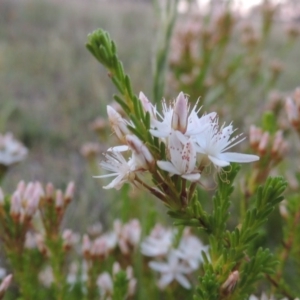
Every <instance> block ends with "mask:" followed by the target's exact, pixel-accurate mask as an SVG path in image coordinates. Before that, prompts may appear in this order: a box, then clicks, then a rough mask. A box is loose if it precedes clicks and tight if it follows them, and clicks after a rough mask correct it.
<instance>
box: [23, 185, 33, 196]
mask: <svg viewBox="0 0 300 300" xmlns="http://www.w3.org/2000/svg"><path fill="white" fill-rule="evenodd" d="M33 192H34V184H33V183H32V182H29V183H28V184H27V186H26V188H25V191H24V194H23V198H24V199H25V200H28V199H30V198H31V197H32V196H33Z"/></svg>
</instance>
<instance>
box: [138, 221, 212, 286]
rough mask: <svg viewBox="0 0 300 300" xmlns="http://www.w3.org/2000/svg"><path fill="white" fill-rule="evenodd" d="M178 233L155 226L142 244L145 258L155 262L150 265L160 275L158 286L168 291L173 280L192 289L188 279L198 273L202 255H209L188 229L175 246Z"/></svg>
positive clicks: (206, 248)
mask: <svg viewBox="0 0 300 300" xmlns="http://www.w3.org/2000/svg"><path fill="white" fill-rule="evenodd" d="M176 234H177V232H176V231H175V230H171V229H167V228H164V227H162V226H161V225H156V226H155V227H154V228H153V230H152V231H151V233H150V235H149V236H147V237H146V238H145V239H144V241H143V242H142V243H141V252H142V254H143V255H145V256H149V257H153V258H155V260H153V261H150V262H149V267H150V268H151V269H153V270H155V271H158V272H160V273H161V278H160V279H159V282H158V286H159V287H160V288H161V289H164V288H166V286H167V285H169V284H170V283H171V282H172V281H173V280H176V281H177V282H178V283H179V284H180V285H182V286H183V287H184V288H186V289H189V288H191V284H190V282H189V281H188V279H187V278H186V275H190V274H191V273H192V272H193V271H195V270H197V269H198V268H199V266H200V264H201V262H202V254H201V253H202V251H204V252H207V250H208V247H207V246H204V245H203V244H202V242H201V241H200V240H199V239H198V238H197V237H196V236H194V235H192V234H191V233H190V231H189V229H188V228H186V229H185V231H184V232H183V235H182V237H181V239H180V241H179V243H178V246H177V247H175V246H174V239H175V236H176Z"/></svg>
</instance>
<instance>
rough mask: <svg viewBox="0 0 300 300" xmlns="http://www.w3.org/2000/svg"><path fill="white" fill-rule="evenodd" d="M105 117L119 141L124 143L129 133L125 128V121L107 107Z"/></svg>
mask: <svg viewBox="0 0 300 300" xmlns="http://www.w3.org/2000/svg"><path fill="white" fill-rule="evenodd" d="M107 115H108V118H109V122H110V125H111V127H112V130H113V131H114V133H115V134H116V136H117V137H118V138H119V140H120V141H121V142H123V143H125V137H126V135H127V134H129V133H130V131H129V130H128V128H127V124H126V121H125V120H124V119H123V118H122V116H121V115H120V114H119V113H118V112H117V111H116V110H115V109H113V108H112V107H111V106H109V105H107Z"/></svg>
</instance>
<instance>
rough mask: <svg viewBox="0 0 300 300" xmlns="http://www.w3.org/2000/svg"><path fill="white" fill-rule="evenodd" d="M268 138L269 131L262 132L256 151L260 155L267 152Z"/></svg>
mask: <svg viewBox="0 0 300 300" xmlns="http://www.w3.org/2000/svg"><path fill="white" fill-rule="evenodd" d="M269 138H270V135H269V133H268V132H264V133H263V135H262V137H261V139H260V143H259V145H258V151H259V153H260V154H261V155H264V154H266V152H267V148H268V143H269Z"/></svg>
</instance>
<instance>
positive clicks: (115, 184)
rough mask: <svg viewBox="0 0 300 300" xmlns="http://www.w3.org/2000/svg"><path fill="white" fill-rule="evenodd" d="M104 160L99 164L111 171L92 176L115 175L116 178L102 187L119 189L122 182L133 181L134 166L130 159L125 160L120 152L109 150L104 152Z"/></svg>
mask: <svg viewBox="0 0 300 300" xmlns="http://www.w3.org/2000/svg"><path fill="white" fill-rule="evenodd" d="M105 158H106V161H102V162H101V163H100V165H101V166H102V167H103V169H105V170H108V171H111V172H113V173H111V174H106V175H100V176H94V178H105V177H111V176H116V178H115V179H114V180H113V181H112V182H111V183H110V184H108V185H106V186H104V187H103V188H104V189H111V188H115V189H117V190H119V189H120V188H121V187H122V186H123V184H124V183H125V182H127V181H133V180H134V178H135V174H134V171H135V168H134V163H133V160H132V159H129V161H128V162H127V161H126V159H125V158H124V157H123V155H122V154H121V153H120V152H115V151H111V152H108V153H106V154H105Z"/></svg>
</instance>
